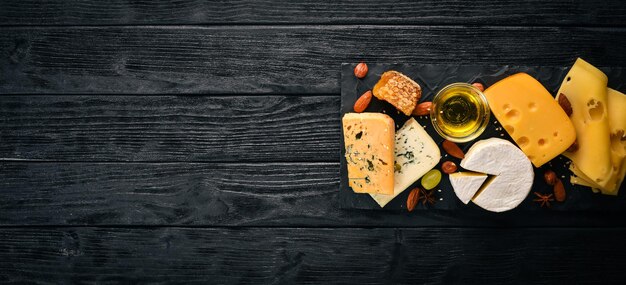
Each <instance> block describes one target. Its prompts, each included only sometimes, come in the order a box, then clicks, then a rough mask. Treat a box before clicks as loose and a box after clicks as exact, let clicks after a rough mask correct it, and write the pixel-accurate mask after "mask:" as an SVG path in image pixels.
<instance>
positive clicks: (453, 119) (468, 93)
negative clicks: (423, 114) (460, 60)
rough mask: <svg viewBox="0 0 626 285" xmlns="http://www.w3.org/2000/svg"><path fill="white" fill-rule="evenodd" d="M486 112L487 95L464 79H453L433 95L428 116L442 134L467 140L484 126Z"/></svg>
mask: <svg viewBox="0 0 626 285" xmlns="http://www.w3.org/2000/svg"><path fill="white" fill-rule="evenodd" d="M489 113H490V111H489V105H488V103H487V98H486V97H485V95H483V93H482V92H481V91H480V90H478V89H477V88H476V87H474V86H472V85H470V84H467V83H453V84H450V85H448V86H446V87H444V88H443V89H441V90H440V91H439V92H438V93H437V95H435V98H434V99H433V106H432V108H431V110H430V119H431V122H432V124H433V126H434V127H435V130H436V131H437V133H439V135H441V136H442V137H443V138H445V139H447V140H449V141H453V142H468V141H471V140H473V139H475V138H477V137H478V136H480V134H482V132H483V131H484V130H485V128H486V127H487V124H488V123H489Z"/></svg>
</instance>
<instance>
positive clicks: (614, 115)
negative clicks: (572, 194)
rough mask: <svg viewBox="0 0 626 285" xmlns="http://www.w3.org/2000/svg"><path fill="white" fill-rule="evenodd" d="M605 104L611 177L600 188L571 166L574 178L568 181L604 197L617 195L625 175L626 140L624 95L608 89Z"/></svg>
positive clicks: (625, 101) (625, 103)
mask: <svg viewBox="0 0 626 285" xmlns="http://www.w3.org/2000/svg"><path fill="white" fill-rule="evenodd" d="M607 102H608V108H607V109H608V113H609V115H608V116H609V129H610V142H611V146H610V150H611V165H612V167H613V175H612V176H611V177H609V178H608V182H607V184H606V185H605V186H600V185H598V184H597V183H595V182H593V181H592V179H590V178H589V177H587V176H586V175H585V174H584V173H582V171H580V170H579V169H578V167H576V165H575V164H572V165H571V166H570V170H572V172H573V173H574V175H575V176H573V177H572V178H571V179H570V182H572V183H573V184H578V185H583V186H588V187H592V188H595V190H598V191H600V192H602V193H603V194H606V195H617V194H618V191H619V188H620V186H621V184H622V182H623V180H624V174H625V173H626V140H624V138H625V137H624V133H625V130H626V112H624V110H626V95H624V94H623V93H621V92H619V91H617V90H613V89H611V88H608V89H607Z"/></svg>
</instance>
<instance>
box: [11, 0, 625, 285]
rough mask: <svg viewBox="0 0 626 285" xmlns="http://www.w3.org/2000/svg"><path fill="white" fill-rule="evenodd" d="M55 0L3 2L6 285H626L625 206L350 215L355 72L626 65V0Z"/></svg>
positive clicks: (362, 213)
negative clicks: (351, 73)
mask: <svg viewBox="0 0 626 285" xmlns="http://www.w3.org/2000/svg"><path fill="white" fill-rule="evenodd" d="M39 2H40V1H33V0H22V1H19V0H13V1H2V2H0V26H1V27H0V95H1V96H0V114H1V115H0V227H1V228H0V282H1V283H10V282H12V283H23V282H27V281H34V282H41V283H47V282H49V283H73V282H81V281H82V282H89V283H92V282H97V283H108V282H111V283H118V282H119V283H122V282H123V283H135V282H138V283H139V282H141V283H143V282H150V283H151V282H180V283H190V282H199V283H208V284H211V283H214V284H221V283H243V284H262V283H274V284H292V283H298V284H302V283H307V284H326V283H367V284H372V283H409V284H418V283H495V284H506V283H521V284H531V283H587V282H602V283H615V284H620V283H621V284H624V283H625V282H626V277H624V275H623V267H624V265H626V261H625V260H626V246H624V242H625V239H626V219H622V218H620V217H615V216H614V214H610V213H588V214H587V213H583V214H580V213H579V214H578V216H577V217H578V218H577V219H575V220H574V221H572V219H569V218H568V219H566V218H565V216H566V215H569V214H565V213H555V212H549V211H546V212H540V213H538V214H532V215H530V214H529V216H528V217H525V218H523V219H520V218H517V217H512V216H511V215H508V214H506V213H504V214H501V215H493V216H492V217H491V218H489V219H486V220H480V221H476V220H475V221H472V217H458V216H456V215H455V214H454V213H449V212H437V211H432V212H428V211H426V212H424V211H422V212H420V213H411V214H408V213H399V212H380V211H364V210H342V209H340V208H339V207H338V205H337V202H336V197H337V192H338V188H339V140H340V136H341V130H340V126H339V104H340V96H339V94H340V84H339V79H340V78H339V75H340V67H341V63H342V62H358V61H361V60H364V61H367V62H380V63H385V62H401V63H429V64H446V63H467V64H491V65H494V64H495V65H507V64H519V65H551V66H567V65H571V64H572V62H573V60H574V59H575V58H576V57H578V56H581V57H584V58H585V59H587V60H589V61H591V62H592V63H594V64H596V65H600V66H619V67H626V5H625V4H624V3H623V1H619V0H609V1H604V2H603V3H594V1H582V2H574V1H563V0H559V1H539V0H532V1H509V0H507V1H483V0H480V1H472V2H471V3H470V2H469V1H445V0H444V1H435V0H430V1H418V2H414V1H403V0H395V1H380V0H379V1H370V0H360V1H332V2H337V3H332V4H329V3H317V2H315V1H309V0H299V1H286V0H285V1H254V0H239V1H226V2H222V1H220V2H215V3H213V2H208V1H206V2H205V1H196V0H192V1H147V0H145V1H144V0H139V1H132V0H114V1H98V0H83V1H79V0H72V1H66V0H53V1H45V3H39ZM329 2H330V1H329ZM544 2H549V3H544ZM622 91H624V90H622Z"/></svg>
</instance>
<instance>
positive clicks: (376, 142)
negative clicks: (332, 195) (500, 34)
mask: <svg viewBox="0 0 626 285" xmlns="http://www.w3.org/2000/svg"><path fill="white" fill-rule="evenodd" d="M342 124H343V136H344V142H345V147H346V154H345V157H346V162H347V166H348V181H349V185H350V187H351V188H352V190H353V191H354V192H356V193H372V194H393V187H394V179H393V175H394V174H393V172H394V157H393V152H394V138H395V125H394V122H393V119H391V117H389V116H388V115H386V114H381V113H360V114H357V113H348V114H346V115H344V116H343V119H342Z"/></svg>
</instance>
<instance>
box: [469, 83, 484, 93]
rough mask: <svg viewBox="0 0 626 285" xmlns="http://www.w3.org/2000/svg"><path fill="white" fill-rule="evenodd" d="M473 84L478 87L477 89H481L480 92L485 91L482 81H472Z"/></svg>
mask: <svg viewBox="0 0 626 285" xmlns="http://www.w3.org/2000/svg"><path fill="white" fill-rule="evenodd" d="M472 86H474V87H476V89H478V90H480V92H483V91H485V86H484V85H483V84H482V83H480V82H474V83H472Z"/></svg>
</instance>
